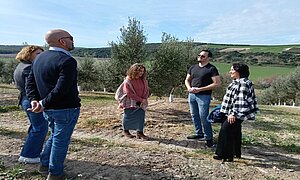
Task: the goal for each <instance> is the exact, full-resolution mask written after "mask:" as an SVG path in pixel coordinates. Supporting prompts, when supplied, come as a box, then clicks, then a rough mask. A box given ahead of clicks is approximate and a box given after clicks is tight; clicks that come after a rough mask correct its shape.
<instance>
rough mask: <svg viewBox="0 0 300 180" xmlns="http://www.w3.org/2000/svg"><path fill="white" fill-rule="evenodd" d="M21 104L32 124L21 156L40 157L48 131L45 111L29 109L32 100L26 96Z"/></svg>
mask: <svg viewBox="0 0 300 180" xmlns="http://www.w3.org/2000/svg"><path fill="white" fill-rule="evenodd" d="M21 106H22V108H23V109H24V111H25V112H26V114H27V117H28V119H29V122H30V126H29V128H28V136H27V138H26V141H25V143H24V146H23V148H22V150H21V153H20V156H23V157H26V158H37V157H40V154H41V152H42V149H43V144H44V141H45V138H46V135H47V132H48V122H47V121H46V120H45V118H44V116H43V113H33V112H31V111H27V109H28V108H31V105H30V101H29V100H28V99H27V98H26V97H23V98H22V100H21Z"/></svg>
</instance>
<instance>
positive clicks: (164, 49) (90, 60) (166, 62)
mask: <svg viewBox="0 0 300 180" xmlns="http://www.w3.org/2000/svg"><path fill="white" fill-rule="evenodd" d="M120 32H121V36H120V37H119V38H118V39H119V40H118V41H117V42H110V43H109V44H110V46H111V47H109V48H105V49H103V48H97V50H100V49H102V50H103V51H99V52H97V51H94V50H95V49H94V48H76V49H75V50H74V51H73V52H72V54H73V55H74V56H76V59H77V60H78V73H79V76H78V78H79V79H78V85H79V86H80V87H81V89H82V90H87V91H89V90H95V91H102V90H104V89H105V90H106V91H109V92H114V91H115V90H116V89H117V87H118V86H119V85H120V84H121V82H122V81H123V79H124V77H125V75H126V71H127V69H128V68H129V67H130V65H131V64H133V63H143V64H144V65H145V66H146V69H147V71H148V80H149V85H150V88H151V91H152V94H153V95H155V96H157V97H162V96H168V95H169V94H173V95H175V96H177V97H186V95H187V92H186V88H185V85H184V79H185V76H186V72H187V69H188V67H189V66H191V65H192V64H195V63H196V55H197V53H199V51H200V50H201V49H207V44H204V43H195V42H193V40H190V39H187V40H184V41H181V40H179V39H177V38H176V37H175V36H172V35H170V34H167V33H162V38H161V43H152V44H148V45H147V44H146V42H147V38H146V36H145V35H144V31H143V26H142V25H141V24H140V22H139V21H137V20H136V19H130V18H129V20H128V26H126V27H125V26H123V27H122V28H121V29H120ZM0 48H1V47H0ZM86 50H87V51H86ZM210 50H211V51H212V52H213V54H214V61H219V62H227V63H232V62H237V61H238V62H245V63H248V64H261V65H263V64H276V65H299V55H298V54H296V53H289V52H284V53H278V54H275V53H251V52H250V53H242V52H237V51H232V52H220V49H217V48H210ZM95 57H102V58H106V59H105V60H101V61H100V60H97V58H95ZM107 57H109V58H107ZM16 65H17V62H16V61H15V60H12V61H0V82H1V83H11V82H12V77H13V71H14V69H15V67H16ZM299 77H300V75H299V68H298V69H297V71H296V72H295V73H294V74H293V75H291V76H289V77H287V79H285V78H279V79H277V78H274V79H270V80H267V82H262V83H261V84H260V87H261V88H264V89H266V92H267V93H263V94H262V95H261V96H260V97H259V99H260V102H261V103H264V104H273V103H275V102H279V101H280V102H288V103H291V102H293V103H299V99H298V97H299V92H300V91H299V84H297V82H295V81H298V82H300V81H299ZM221 78H222V86H221V87H220V88H218V89H216V90H215V91H214V92H213V97H214V98H216V99H219V100H221V99H222V97H223V95H224V93H225V90H226V87H227V85H228V84H229V83H230V82H231V79H230V77H228V76H224V77H223V76H222V77H221ZM283 85H284V86H283ZM284 88H285V89H284ZM287 88H288V89H287ZM280 91H281V92H280ZM283 92H287V93H283ZM297 93H298V94H297Z"/></svg>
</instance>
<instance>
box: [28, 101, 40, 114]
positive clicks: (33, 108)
mask: <svg viewBox="0 0 300 180" xmlns="http://www.w3.org/2000/svg"><path fill="white" fill-rule="evenodd" d="M27 110H28V111H31V112H35V113H39V112H43V111H44V108H43V107H42V105H41V104H40V103H39V102H38V101H31V108H28V109H27Z"/></svg>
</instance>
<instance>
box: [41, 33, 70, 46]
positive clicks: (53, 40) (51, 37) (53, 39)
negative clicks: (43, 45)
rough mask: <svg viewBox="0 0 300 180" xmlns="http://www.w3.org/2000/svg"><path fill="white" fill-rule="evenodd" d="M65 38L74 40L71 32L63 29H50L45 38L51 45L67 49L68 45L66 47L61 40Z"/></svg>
mask: <svg viewBox="0 0 300 180" xmlns="http://www.w3.org/2000/svg"><path fill="white" fill-rule="evenodd" d="M63 38H72V41H73V37H72V36H71V35H70V33H69V32H67V31H65V30H62V29H52V30H49V31H48V32H47V33H46V35H45V40H46V42H47V44H48V45H49V46H54V47H61V48H64V49H65V48H66V47H64V45H63V44H62V43H61V42H60V40H61V39H63ZM68 50H69V49H68Z"/></svg>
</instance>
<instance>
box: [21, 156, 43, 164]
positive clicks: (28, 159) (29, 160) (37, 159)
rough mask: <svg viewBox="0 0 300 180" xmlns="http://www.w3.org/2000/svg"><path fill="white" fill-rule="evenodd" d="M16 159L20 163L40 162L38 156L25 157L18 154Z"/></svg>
mask: <svg viewBox="0 0 300 180" xmlns="http://www.w3.org/2000/svg"><path fill="white" fill-rule="evenodd" d="M18 161H19V162H20V163H25V164H26V163H28V164H36V163H40V158H38V157H37V158H27V157H23V156H20V157H19V159H18Z"/></svg>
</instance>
